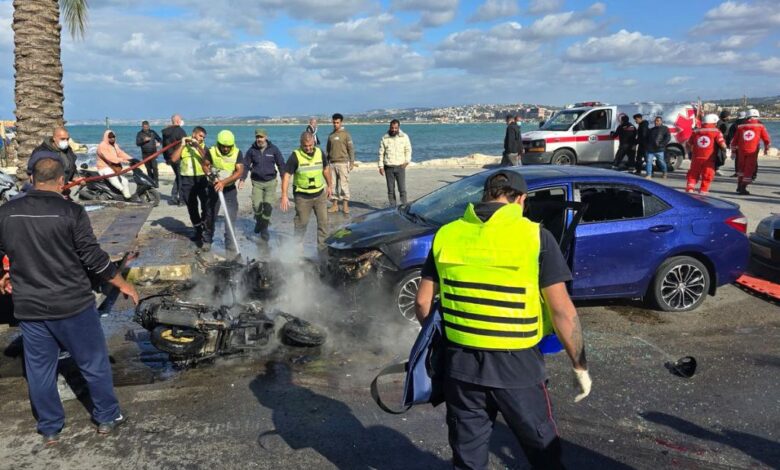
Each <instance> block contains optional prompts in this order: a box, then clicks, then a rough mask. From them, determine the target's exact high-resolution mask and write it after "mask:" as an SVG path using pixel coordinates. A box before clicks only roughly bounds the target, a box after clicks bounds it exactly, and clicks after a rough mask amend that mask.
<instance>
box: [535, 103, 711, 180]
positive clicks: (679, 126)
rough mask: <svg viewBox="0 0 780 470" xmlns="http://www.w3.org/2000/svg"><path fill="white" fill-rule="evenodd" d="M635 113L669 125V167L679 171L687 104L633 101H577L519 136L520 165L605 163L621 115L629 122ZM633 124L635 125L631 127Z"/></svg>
mask: <svg viewBox="0 0 780 470" xmlns="http://www.w3.org/2000/svg"><path fill="white" fill-rule="evenodd" d="M635 114H641V115H642V116H643V117H644V119H645V120H647V121H648V122H649V125H650V127H653V126H654V124H653V121H654V119H655V117H656V116H661V117H662V118H663V122H664V125H666V126H668V127H669V132H670V133H671V135H672V140H671V142H669V145H667V147H666V161H667V164H668V166H669V168H670V169H673V168H679V166H680V164H681V163H682V160H683V158H685V147H684V144H685V142H686V141H687V140H688V138H689V137H690V136H691V133H692V132H693V128H694V126H695V125H696V112H695V108H694V107H693V105H690V104H657V103H637V104H629V105H617V106H614V105H608V104H603V103H599V102H597V101H589V102H585V103H577V104H575V105H572V106H569V107H567V108H566V109H562V110H560V111H557V112H556V113H555V114H553V115H552V117H551V118H550V119H549V120H548V121H546V122H544V123H543V124H542V125H541V127H539V129H538V130H532V131H530V132H525V131H524V132H523V148H524V150H525V154H524V155H523V165H537V164H553V165H578V164H592V163H600V164H609V163H612V161H613V160H614V158H615V153H616V152H617V148H618V140H617V137H612V135H611V133H612V132H613V131H615V129H617V127H618V124H620V117H621V116H622V115H626V116H628V118H629V120H630V121H631V123H632V124H635V123H634V117H633V116H634V115H635ZM635 125H636V124H635Z"/></svg>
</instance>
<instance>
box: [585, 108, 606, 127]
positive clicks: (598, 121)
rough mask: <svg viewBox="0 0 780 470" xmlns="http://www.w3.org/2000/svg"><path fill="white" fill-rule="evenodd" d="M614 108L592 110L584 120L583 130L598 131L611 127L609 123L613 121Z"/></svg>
mask: <svg viewBox="0 0 780 470" xmlns="http://www.w3.org/2000/svg"><path fill="white" fill-rule="evenodd" d="M611 117H612V110H609V109H597V110H595V111H591V112H590V113H589V114H588V115H587V116H585V119H583V120H582V125H583V127H582V128H583V130H586V131H598V130H602V129H609V128H610V125H609V123H610V122H612V119H611Z"/></svg>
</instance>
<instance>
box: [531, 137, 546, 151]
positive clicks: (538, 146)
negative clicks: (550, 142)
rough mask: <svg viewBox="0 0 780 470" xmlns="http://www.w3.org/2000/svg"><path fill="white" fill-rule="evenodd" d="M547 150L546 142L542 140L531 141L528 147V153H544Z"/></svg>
mask: <svg viewBox="0 0 780 470" xmlns="http://www.w3.org/2000/svg"><path fill="white" fill-rule="evenodd" d="M545 150H547V142H546V141H545V140H544V139H539V140H532V141H531V145H529V146H528V150H527V151H528V152H544V151H545Z"/></svg>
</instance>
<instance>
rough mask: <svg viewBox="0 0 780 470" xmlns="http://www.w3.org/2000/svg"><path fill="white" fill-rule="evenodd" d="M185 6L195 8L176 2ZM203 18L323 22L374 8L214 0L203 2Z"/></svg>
mask: <svg viewBox="0 0 780 470" xmlns="http://www.w3.org/2000/svg"><path fill="white" fill-rule="evenodd" d="M176 1H177V2H178V3H180V4H181V5H182V6H184V7H187V8H193V3H194V2H192V1H191V0H176ZM199 3H200V4H199V5H197V8H200V10H201V16H202V17H204V18H205V17H216V18H218V19H219V20H225V21H226V23H225V24H235V22H236V21H240V20H242V19H244V18H252V19H254V20H256V21H264V20H266V19H267V18H275V17H277V16H278V15H279V14H280V13H285V14H286V15H287V16H289V17H290V18H292V19H295V20H314V21H317V22H320V23H337V22H341V21H347V20H349V19H350V18H351V17H352V16H354V15H356V14H359V13H362V12H365V11H367V10H369V9H371V6H372V3H371V2H370V1H368V0H328V1H321V0H211V1H209V2H199Z"/></svg>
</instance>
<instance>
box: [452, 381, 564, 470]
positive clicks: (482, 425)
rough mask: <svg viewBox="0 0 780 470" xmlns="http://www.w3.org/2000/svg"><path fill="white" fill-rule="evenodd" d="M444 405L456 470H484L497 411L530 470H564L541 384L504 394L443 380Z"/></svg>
mask: <svg viewBox="0 0 780 470" xmlns="http://www.w3.org/2000/svg"><path fill="white" fill-rule="evenodd" d="M445 399H446V402H447V426H448V428H449V442H450V447H451V448H452V463H453V466H454V467H455V468H457V469H486V468H488V446H489V443H490V433H491V432H492V430H493V424H494V423H495V420H496V415H497V414H498V412H499V411H500V412H501V415H502V416H503V417H504V420H505V421H506V423H507V425H508V426H509V429H511V430H512V433H514V435H515V437H516V438H517V440H518V441H519V443H520V447H521V448H522V449H523V452H524V453H525V456H526V458H527V459H528V461H529V463H530V464H531V465H532V466H533V468H540V469H542V468H543V469H559V468H563V464H562V463H561V441H560V438H559V437H558V431H557V428H556V425H555V420H554V418H553V415H552V404H551V403H550V397H549V394H548V393H547V386H546V385H545V384H544V383H540V384H537V385H534V386H531V387H525V388H515V389H502V388H493V387H486V386H483V385H477V384H471V383H467V382H461V381H459V380H455V379H452V378H447V379H446V383H445Z"/></svg>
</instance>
